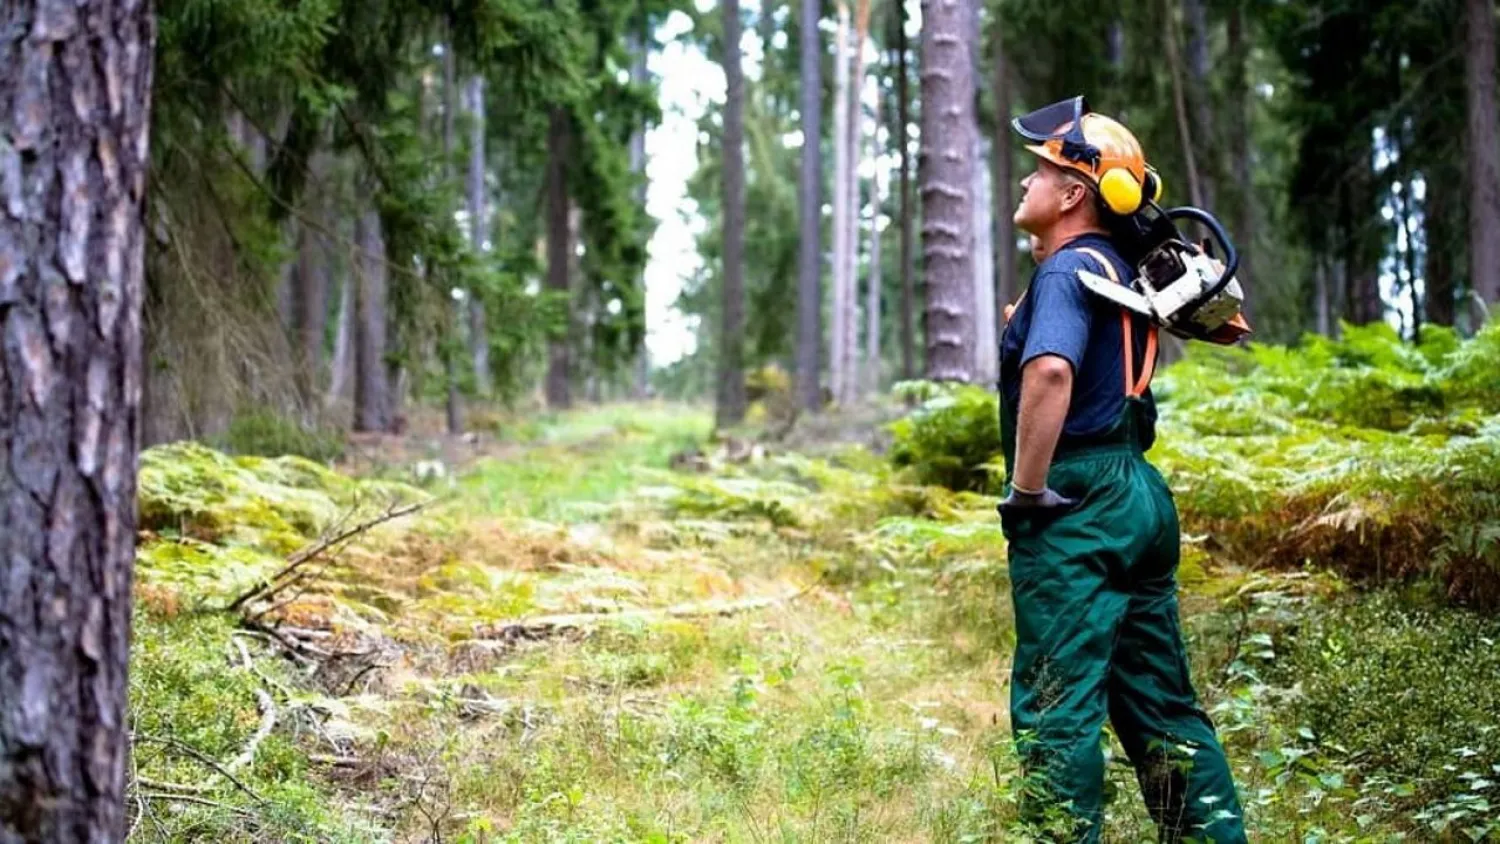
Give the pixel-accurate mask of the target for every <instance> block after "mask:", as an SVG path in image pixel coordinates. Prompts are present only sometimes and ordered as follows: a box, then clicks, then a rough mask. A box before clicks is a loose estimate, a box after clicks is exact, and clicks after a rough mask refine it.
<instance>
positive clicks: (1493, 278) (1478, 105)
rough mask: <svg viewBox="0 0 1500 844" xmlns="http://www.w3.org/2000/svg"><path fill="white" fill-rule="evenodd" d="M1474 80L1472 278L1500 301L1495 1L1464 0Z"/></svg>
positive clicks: (1469, 72)
mask: <svg viewBox="0 0 1500 844" xmlns="http://www.w3.org/2000/svg"><path fill="white" fill-rule="evenodd" d="M1464 11H1465V30H1466V31H1467V36H1466V45H1465V46H1466V49H1465V51H1464V57H1465V60H1464V70H1465V76H1466V77H1467V81H1468V86H1467V87H1468V92H1469V108H1468V124H1469V131H1468V158H1469V168H1468V169H1469V172H1468V177H1469V278H1470V284H1471V285H1472V287H1473V289H1474V292H1476V293H1478V294H1479V296H1480V298H1482V299H1483V300H1484V301H1485V302H1487V303H1490V304H1493V303H1495V302H1500V116H1497V114H1496V109H1497V107H1500V106H1497V104H1496V85H1495V4H1494V2H1493V0H1464Z"/></svg>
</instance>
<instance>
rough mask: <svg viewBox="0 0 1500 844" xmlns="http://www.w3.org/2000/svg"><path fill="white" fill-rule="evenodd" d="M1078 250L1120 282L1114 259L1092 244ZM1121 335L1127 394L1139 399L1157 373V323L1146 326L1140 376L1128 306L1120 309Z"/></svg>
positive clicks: (1111, 279)
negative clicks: (1100, 252) (1108, 257)
mask: <svg viewBox="0 0 1500 844" xmlns="http://www.w3.org/2000/svg"><path fill="white" fill-rule="evenodd" d="M1078 251H1079V252H1082V253H1083V254H1085V255H1087V256H1089V257H1090V258H1093V259H1094V260H1095V261H1098V262H1099V263H1101V264H1103V265H1104V272H1105V274H1107V275H1108V276H1109V280H1110V281H1113V282H1114V283H1115V284H1119V283H1120V276H1119V274H1118V273H1116V272H1115V265H1114V262H1113V261H1109V260H1107V259H1106V258H1105V257H1104V256H1103V255H1101V254H1099V251H1098V250H1097V249H1094V248H1093V247H1090V246H1080V247H1078ZM1120 336H1121V337H1122V338H1123V340H1124V343H1125V395H1126V397H1127V398H1132V399H1138V398H1140V397H1141V396H1143V395H1145V394H1146V388H1147V387H1149V386H1150V385H1151V376H1152V375H1154V374H1155V373H1156V323H1154V322H1153V323H1150V324H1149V325H1148V326H1147V327H1146V357H1145V360H1144V361H1143V362H1142V363H1141V375H1140V377H1139V378H1137V377H1136V375H1135V325H1134V323H1133V322H1132V321H1131V319H1130V311H1129V309H1127V308H1121V309H1120Z"/></svg>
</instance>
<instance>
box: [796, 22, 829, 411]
mask: <svg viewBox="0 0 1500 844" xmlns="http://www.w3.org/2000/svg"><path fill="white" fill-rule="evenodd" d="M820 6H821V4H820V3H819V2H818V0H802V27H801V30H802V31H801V34H800V39H801V40H800V47H801V53H802V55H801V59H800V61H801V73H802V82H801V84H802V109H801V111H802V174H801V178H800V179H799V184H798V186H797V188H798V205H799V206H800V209H801V221H800V222H801V232H800V234H799V236H798V247H797V398H798V402H799V403H800V404H801V406H802V407H803V408H804V409H806V410H811V411H816V410H817V409H818V408H819V407H821V406H822V404H823V396H822V390H821V385H820V381H821V379H820V378H819V375H820V374H821V373H820V369H821V365H822V356H823V355H822V352H823V280H822V273H823V255H822V249H823V243H822V241H823V236H822V218H823V148H822V142H821V139H822V137H823V47H822V35H821V34H820V33H819V32H818V21H819V19H820V15H819V11H820Z"/></svg>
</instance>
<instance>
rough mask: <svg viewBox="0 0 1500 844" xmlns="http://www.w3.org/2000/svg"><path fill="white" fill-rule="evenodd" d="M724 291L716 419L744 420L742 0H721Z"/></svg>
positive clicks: (725, 423) (723, 423)
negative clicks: (722, 27) (722, 22)
mask: <svg viewBox="0 0 1500 844" xmlns="http://www.w3.org/2000/svg"><path fill="white" fill-rule="evenodd" d="M722 9H723V15H724V82H725V95H724V272H723V279H724V295H723V304H722V307H723V308H724V311H723V325H722V327H721V329H720V331H719V393H718V406H717V408H716V412H715V414H714V416H715V424H716V425H717V427H719V428H729V427H733V426H735V425H738V424H739V423H740V422H742V421H744V419H745V367H744V356H745V262H744V240H745V78H744V75H743V74H742V72H741V70H740V3H739V0H724V3H723V6H722Z"/></svg>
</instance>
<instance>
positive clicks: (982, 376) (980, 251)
mask: <svg viewBox="0 0 1500 844" xmlns="http://www.w3.org/2000/svg"><path fill="white" fill-rule="evenodd" d="M987 149H988V147H987V145H986V144H985V143H984V139H983V138H980V137H979V136H978V133H976V134H975V138H974V168H973V170H974V380H975V381H976V382H978V383H980V384H985V385H990V384H995V383H998V382H999V380H1000V343H999V341H998V339H997V338H996V325H995V313H996V312H995V251H994V250H995V244H994V237H993V235H992V234H991V232H992V231H993V229H992V228H991V226H992V224H993V221H992V220H991V218H990V215H991V213H992V212H993V210H994V206H993V204H992V203H993V201H994V200H992V199H991V198H990V193H991V191H990V168H988V167H986V166H984V163H985V161H986V159H987V157H988V155H987Z"/></svg>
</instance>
